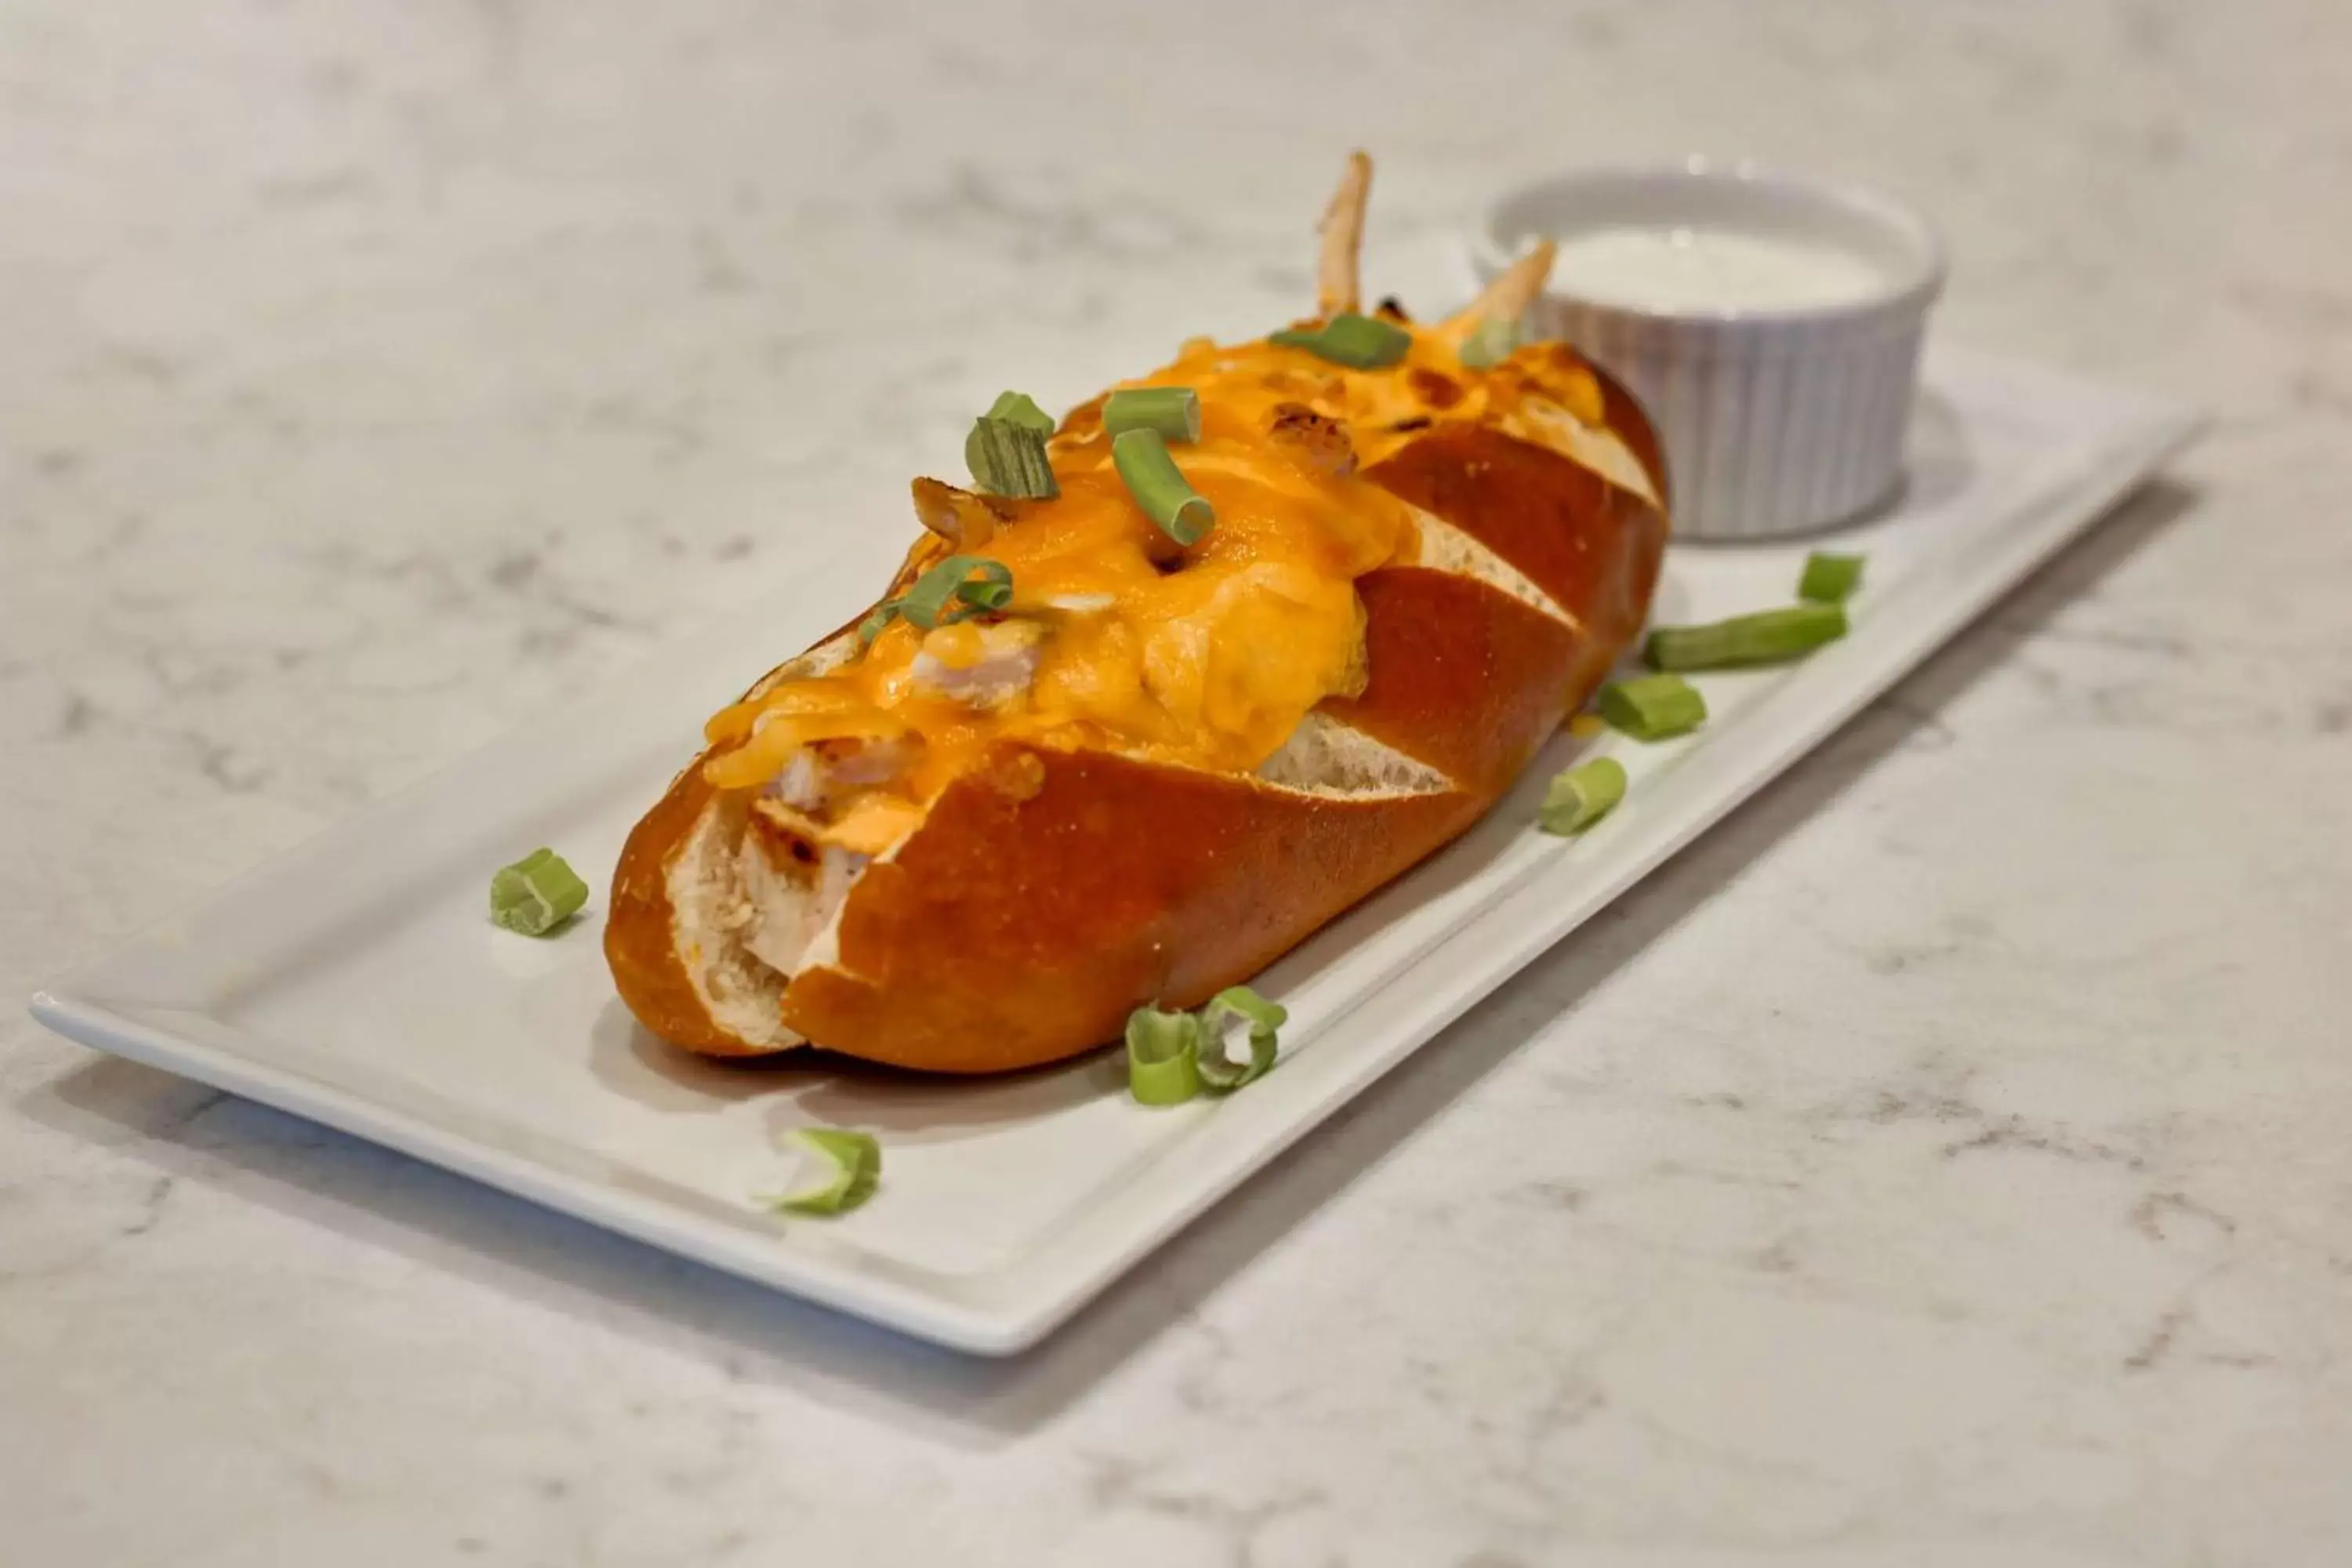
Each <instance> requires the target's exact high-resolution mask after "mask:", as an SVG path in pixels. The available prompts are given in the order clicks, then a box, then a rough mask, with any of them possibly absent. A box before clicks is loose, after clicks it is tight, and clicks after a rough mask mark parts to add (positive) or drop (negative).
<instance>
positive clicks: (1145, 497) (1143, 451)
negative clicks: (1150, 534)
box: [1110, 430, 1217, 547]
mask: <svg viewBox="0 0 2352 1568" xmlns="http://www.w3.org/2000/svg"><path fill="white" fill-rule="evenodd" d="M1110 458H1111V462H1112V463H1113V464H1114V465H1115V466H1116V467H1117V468H1118V477H1119V478H1120V479H1124V480H1126V481H1127V490H1128V493H1129V495H1131V496H1133V497H1134V498H1135V504H1136V505H1138V506H1139V507H1141V508H1142V509H1143V514H1144V515H1145V516H1146V517H1149V518H1150V520H1151V521H1153V522H1154V523H1157V524H1158V525H1159V527H1160V531H1161V532H1163V533H1165V534H1167V535H1168V537H1169V538H1171V539H1172V540H1174V541H1175V542H1177V543H1179V544H1181V545H1185V546H1188V547H1189V546H1191V545H1194V544H1197V543H1199V542H1201V540H1202V537H1203V536H1204V535H1206V534H1207V533H1208V531H1209V530H1210V529H1212V528H1213V527H1215V526H1216V521H1217V511H1216V509H1215V508H1214V507H1213V506H1211V505H1210V504H1209V500H1208V498H1207V497H1206V496H1203V495H1202V494H1201V493H1200V492H1199V491H1198V490H1195V489H1193V488H1192V485H1191V484H1190V483H1188V482H1187V481H1186V479H1185V478H1184V473H1183V470H1182V469H1181V468H1178V467H1177V466H1176V459H1175V458H1171V457H1170V456H1169V455H1168V443H1167V442H1166V441H1165V440H1164V439H1162V438H1161V437H1160V432H1159V431H1157V430H1129V431H1127V432H1125V433H1124V434H1122V435H1119V436H1117V437H1113V438H1112V440H1111V444H1110Z"/></svg>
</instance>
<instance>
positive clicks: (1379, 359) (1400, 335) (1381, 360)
mask: <svg viewBox="0 0 2352 1568" xmlns="http://www.w3.org/2000/svg"><path fill="white" fill-rule="evenodd" d="M1266 342H1270V343H1280V344H1282V345H1283V346H1284V347H1286V348H1294V349H1305V350H1306V351H1307V353H1311V354H1313V355H1315V356H1316V357H1317V358H1318V359H1328V360H1329V361H1330V362H1331V363H1333V364H1344V365H1347V366H1348V367H1349V368H1350V369H1352V370H1378V369H1380V368H1381V366H1382V365H1390V364H1394V363H1396V362H1397V361H1399V360H1401V359H1402V358H1404V355H1405V351H1406V350H1407V349H1410V348H1411V347H1412V333H1411V332H1408V331H1405V330H1404V329H1403V328H1402V327H1400V326H1395V325H1392V324H1391V323H1390V322H1387V321H1381V320H1380V319H1379V318H1378V317H1376V316H1360V315H1358V314H1356V312H1354V311H1353V310H1349V311H1348V312H1347V313H1345V314H1344V315H1338V316H1334V317H1332V318H1331V319H1330V320H1329V321H1326V322H1324V323H1323V324H1322V325H1321V326H1319V327H1290V328H1286V329H1285V330H1284V331H1279V332H1276V333H1274V334H1273V335H1271V336H1270V337H1268V338H1267V339H1266Z"/></svg>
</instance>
